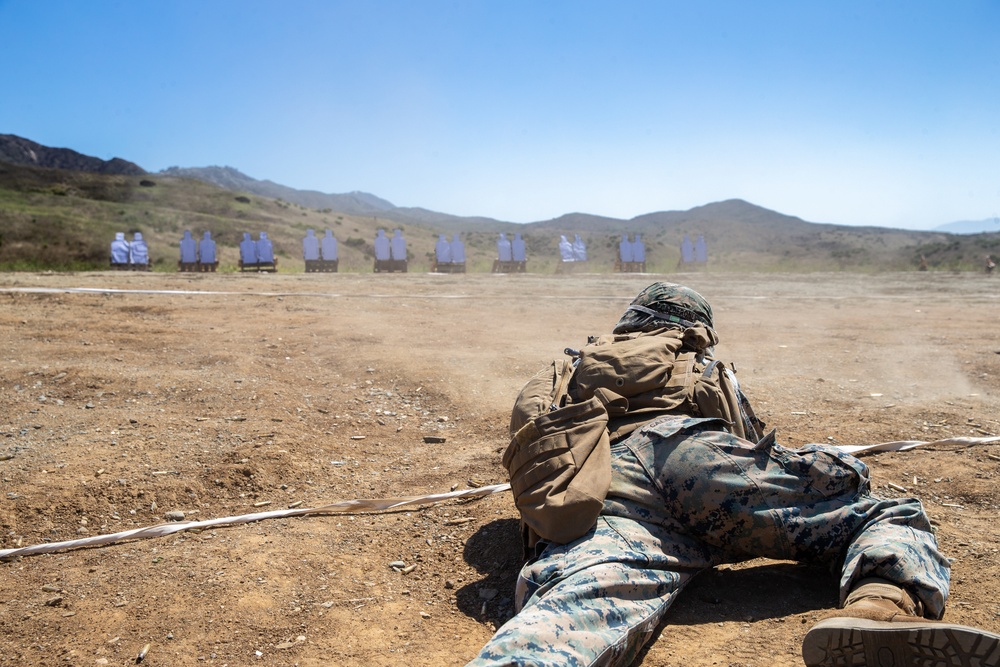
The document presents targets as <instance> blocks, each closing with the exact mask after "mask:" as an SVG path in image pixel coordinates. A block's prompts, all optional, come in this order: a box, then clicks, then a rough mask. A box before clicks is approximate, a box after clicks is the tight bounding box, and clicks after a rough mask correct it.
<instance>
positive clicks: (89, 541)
mask: <svg viewBox="0 0 1000 667" xmlns="http://www.w3.org/2000/svg"><path fill="white" fill-rule="evenodd" d="M508 490H510V484H494V485H492V486H483V487H479V488H477V489H465V490H463V491H450V492H448V493H432V494H430V495H426V496H410V497H405V498H381V499H359V500H345V501H343V502H339V503H332V504H330V505H323V506H322V507H302V508H295V509H289V510H270V511H267V512H256V513H254V514H244V515H242V516H227V517H222V518H219V519H206V520H205V521H179V522H176V523H161V524H157V525H155V526H147V527H146V528H134V529H132V530H125V531H122V532H120V533H110V534H107V535H95V536H93V537H84V538H81V539H78V540H67V541H65V542H50V543H47V544H36V545H34V546H29V547H20V548H17V549H3V550H0V560H8V559H12V558H17V557H19V556H34V555H36V554H47V553H53V552H56V551H69V550H70V549H81V548H83V547H98V546H104V545H108V544H114V543H116V542H122V541H124V540H140V539H145V538H148V537H163V536H166V535H172V534H173V533H179V532H181V531H184V530H192V529H202V528H211V527H212V526H235V525H238V524H241V523H251V522H254V521H263V520H264V519H282V518H285V517H290V516H304V515H307V514H353V513H356V512H378V511H386V510H393V509H398V508H400V507H408V506H411V505H426V504H429V503H437V502H441V501H443V500H452V499H457V498H485V497H486V496H491V495H493V494H494V493H501V492H503V491H508Z"/></svg>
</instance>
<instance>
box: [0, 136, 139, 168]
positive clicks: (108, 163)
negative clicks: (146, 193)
mask: <svg viewBox="0 0 1000 667" xmlns="http://www.w3.org/2000/svg"><path fill="white" fill-rule="evenodd" d="M0 160H2V161H4V162H9V163H11V164H19V165H25V166H31V167H46V168H49V169H68V170H71V171H86V172H90V173H94V174H120V175H125V176H142V175H144V174H145V173H146V170H145V169H143V168H142V167H140V166H139V165H137V164H135V163H134V162H129V161H128V160H123V159H122V158H119V157H115V158H111V159H110V160H102V159H101V158H97V157H92V156H90V155H84V154H83V153H78V152H77V151H75V150H73V149H71V148H52V147H50V146H43V145H42V144H40V143H38V142H35V141H31V140H30V139H25V138H24V137H19V136H17V135H15V134H0Z"/></svg>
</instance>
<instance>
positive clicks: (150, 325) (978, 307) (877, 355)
mask: <svg viewBox="0 0 1000 667" xmlns="http://www.w3.org/2000/svg"><path fill="white" fill-rule="evenodd" d="M662 278H664V277H663V276H637V275H628V276H625V275H615V276H607V275H605V276H599V275H580V274H575V275H563V276H543V275H531V274H528V275H517V276H503V275H486V274H479V275H477V274H463V275H455V276H438V275H421V274H379V275H357V274H354V275H350V274H285V275H283V274H277V275H249V274H248V275H238V274H236V275H234V274H228V275H221V274H220V275H208V274H205V275H164V274H123V273H86V274H28V273H25V274H0V304H2V306H0V347H2V351H0V481H2V483H0V488H2V494H0V524H2V525H0V528H2V530H0V548H12V547H16V546H26V545H31V544H37V543H41V542H46V541H62V540H69V539H74V538H76V537H80V536H92V535H96V534H101V533H110V532H117V531H121V530H126V529H130V528H136V527H142V526H147V525H152V524H157V523H161V522H163V521H164V520H165V515H166V513H167V512H183V513H184V514H185V517H186V518H188V519H195V520H200V519H208V518H214V517H224V516H233V515H241V514H246V513H251V512H255V511H261V509H262V508H263V509H278V508H284V507H288V506H290V505H294V504H295V503H302V504H301V506H302V507H314V506H318V505H323V504H326V503H330V502H335V501H340V500H349V499H353V498H384V497H396V496H408V495H418V494H426V493H436V492H442V491H448V490H450V489H452V488H456V489H465V488H469V486H470V485H476V484H488V483H498V482H503V481H506V477H505V471H504V470H503V468H502V466H501V464H500V453H501V452H502V450H503V448H504V447H505V446H506V443H507V419H508V416H509V408H510V405H511V402H512V400H513V398H514V396H515V395H516V393H517V391H518V389H519V388H520V386H521V385H522V384H523V382H524V381H525V380H526V379H527V378H528V377H529V376H530V375H531V374H532V373H534V372H535V371H536V370H537V369H538V368H539V367H540V366H542V365H544V364H545V363H546V362H547V361H549V360H550V359H552V358H554V357H557V356H559V355H560V353H561V350H562V349H563V348H564V347H566V346H567V345H570V346H576V345H579V344H581V343H582V342H583V341H584V339H585V337H586V335H587V334H590V333H602V332H606V331H607V330H608V329H609V328H610V327H611V325H612V324H613V323H614V322H615V320H616V319H617V317H618V315H619V313H620V312H621V311H622V309H623V308H624V306H625V305H626V304H627V303H628V301H629V300H630V298H631V297H632V296H634V295H635V294H636V293H637V292H638V291H639V290H640V289H641V288H642V287H645V286H646V285H647V284H648V283H650V282H652V281H653V280H655V279H662ZM667 278H669V279H674V280H679V281H682V282H686V283H687V284H690V285H691V286H692V287H695V288H696V289H698V290H699V291H701V292H702V293H703V294H704V295H705V296H707V297H708V298H709V299H710V301H711V302H712V304H713V306H714V307H715V313H716V321H717V324H718V329H719V333H720V336H721V338H722V344H721V345H720V346H719V348H718V353H719V356H720V357H722V358H724V359H726V360H733V361H735V362H736V366H737V369H738V372H739V377H740V378H741V381H742V383H743V385H744V387H745V388H746V389H747V391H748V393H749V394H750V396H751V398H752V399H753V400H754V402H755V404H756V407H757V411H758V414H759V415H760V416H762V417H763V419H764V420H765V421H767V422H768V423H769V425H771V426H775V427H777V429H778V439H779V442H781V443H782V444H785V445H792V446H794V445H801V444H804V443H807V442H831V443H835V444H859V443H869V442H881V441H888V440H899V439H919V440H935V439H939V438H942V437H947V436H983V435H994V434H1000V412H998V409H997V408H998V405H1000V332H998V328H997V322H998V321H1000V300H998V298H997V295H998V293H1000V282H998V281H1000V279H996V278H994V279H993V280H990V279H989V278H988V277H986V276H984V275H978V274H944V273H907V274H889V275H877V276H857V275H845V274H822V275H711V274H690V275H682V276H676V275H675V276H668V277H667ZM70 288H72V289H73V290H74V291H65V290H66V289H70ZM426 436H436V437H437V438H438V439H440V438H444V442H425V440H424V438H425V437H426ZM865 458H866V461H867V462H868V463H869V465H870V466H871V467H872V469H873V483H874V486H875V487H876V488H877V489H878V491H879V492H880V493H882V494H885V495H902V494H907V495H908V494H914V495H916V496H918V497H920V498H921V499H922V500H923V501H924V503H925V505H926V507H927V509H928V511H929V513H930V514H931V516H932V517H933V519H934V520H935V521H936V524H937V528H938V536H939V539H940V541H941V543H942V546H943V550H944V551H945V552H946V554H947V555H948V556H950V557H951V558H953V559H954V562H953V568H954V569H953V588H952V598H951V602H950V605H949V609H948V612H947V614H946V618H947V619H950V620H952V621H955V622H961V623H966V624H973V625H978V626H981V627H984V628H987V629H989V630H991V631H993V632H1000V553H998V548H1000V536H998V534H997V531H996V522H997V517H998V509H1000V491H998V490H997V478H998V477H1000V444H985V445H984V444H980V445H976V446H973V447H946V448H938V449H934V450H929V449H927V448H922V449H916V450H911V451H909V452H903V453H890V454H886V453H883V454H878V455H873V456H868V457H865ZM890 485H893V486H890ZM899 488H902V489H905V492H901V491H898V489H899ZM264 503H269V504H264ZM516 523H517V522H516V511H515V509H514V506H513V503H512V500H511V498H510V496H509V494H499V495H494V496H491V497H488V498H485V499H481V500H458V501H456V500H452V501H447V502H444V503H441V504H438V505H434V506H427V507H423V508H419V509H409V510H406V511H395V512H386V513H379V514H361V515H338V516H315V517H303V518H291V519H277V520H271V521H262V522H257V523H251V524H246V525H241V526H233V527H221V528H213V529H210V530H203V531H201V532H182V533H178V534H175V535H172V536H169V537H163V538H155V539H149V540H143V541H131V542H125V543H121V544H117V545H113V546H106V547H101V548H89V549H80V550H76V551H69V552H64V553H56V554H48V555H39V556H31V557H25V558H20V559H15V560H12V561H10V562H5V563H0V664H2V665H40V664H68V665H101V664H107V665H125V664H135V659H136V656H137V655H138V654H139V652H140V650H141V649H142V648H143V647H144V646H145V645H146V644H149V645H150V646H149V650H148V654H147V655H146V657H145V659H144V660H143V662H142V664H144V665H216V666H222V665H228V666H230V667H237V666H242V665H302V666H306V665H310V666H311V665H348V666H364V667H374V666H379V665H413V666H424V665H426V666H433V667H437V666H441V665H462V664H464V663H465V662H466V661H467V660H469V659H471V658H472V657H473V656H474V655H475V654H476V652H477V651H478V649H479V648H480V646H481V645H482V644H483V643H484V642H485V641H486V640H487V639H488V638H489V637H490V635H491V634H492V632H493V630H494V628H495V627H497V626H498V625H499V624H501V623H502V622H503V621H505V620H506V619H507V618H509V617H510V615H511V614H512V613H513V609H512V602H511V600H512V591H513V584H514V579H515V575H516V572H517V569H518V567H519V565H520V561H519V556H520V546H519V543H518V537H517V525H516ZM394 561H402V562H403V563H404V564H405V565H406V566H411V565H415V566H416V567H415V568H412V569H411V568H409V567H407V569H408V572H407V573H403V572H401V571H398V568H397V569H393V568H391V567H390V563H392V562H394ZM835 605H836V585H835V581H834V579H833V578H832V576H831V575H829V574H828V573H826V572H824V571H819V570H815V569H810V568H806V567H803V566H800V565H797V564H794V563H784V562H782V563H776V562H772V561H754V562H751V563H746V564H741V565H739V566H733V567H723V568H718V569H716V570H714V571H712V572H709V573H706V574H704V575H702V576H701V577H699V578H698V579H697V580H696V581H695V583H694V584H692V586H691V587H690V588H689V589H688V590H686V591H685V593H684V594H683V595H682V596H681V598H680V600H679V602H678V603H677V604H676V605H675V607H674V608H673V609H672V610H671V611H670V613H669V614H668V616H667V621H666V624H665V625H664V627H663V628H662V631H661V633H660V635H659V637H658V639H657V641H656V642H655V644H654V645H653V646H652V647H651V648H650V649H649V650H648V652H647V653H646V655H645V656H644V658H643V660H642V664H643V665H645V666H646V667H668V666H669V667H675V666H676V667H679V666H681V665H684V666H685V667H700V666H706V667H707V666H710V665H719V666H724V665H729V666H739V667H751V666H753V667H765V666H767V667H771V666H775V667H782V666H786V665H788V666H790V665H801V659H800V657H799V650H800V649H799V647H800V642H801V640H802V637H803V635H804V634H805V632H806V630H807V629H808V628H809V626H810V624H811V623H812V622H813V621H814V620H815V619H816V618H817V617H818V616H819V614H820V613H821V610H823V609H827V608H831V607H834V606H835Z"/></svg>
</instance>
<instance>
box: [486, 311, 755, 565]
mask: <svg viewBox="0 0 1000 667" xmlns="http://www.w3.org/2000/svg"><path fill="white" fill-rule="evenodd" d="M717 341H718V339H717V338H716V337H715V333H714V332H713V331H712V330H711V329H709V328H707V327H705V326H703V325H700V324H699V325H696V326H694V327H690V328H688V329H670V328H668V329H659V330H657V331H653V332H642V333H637V334H624V335H609V336H601V337H598V338H592V339H591V342H590V343H589V344H588V345H586V346H585V347H583V348H582V349H581V350H579V352H575V351H574V354H573V356H574V359H569V358H566V359H556V360H554V361H553V362H552V363H551V364H550V365H549V366H548V367H547V368H545V369H544V370H542V371H541V372H540V373H538V374H536V375H535V376H534V377H533V378H532V379H531V380H529V381H528V383H527V384H526V385H525V386H524V388H523V389H522V390H521V392H520V394H519V395H518V397H517V399H516V400H515V402H514V408H513V410H512V412H511V423H510V431H511V434H512V436H513V437H512V439H511V442H510V444H509V445H508V447H507V449H506V451H505V452H504V455H503V464H504V467H506V468H507V472H508V473H509V475H510V484H511V489H512V490H513V492H514V501H515V504H516V505H517V508H518V510H519V511H520V513H521V522H522V533H523V534H524V537H525V546H526V547H529V548H530V547H532V546H534V544H535V543H536V542H537V541H538V539H539V538H544V539H546V540H549V541H551V542H556V543H559V544H565V543H567V542H571V541H573V540H575V539H577V538H579V537H581V536H583V535H584V534H586V533H587V532H588V531H589V530H590V529H591V528H592V527H593V525H594V523H595V522H596V520H597V517H598V515H599V514H600V512H601V509H602V508H603V506H604V498H605V496H607V493H608V488H609V486H610V484H611V440H612V437H613V438H615V439H618V438H620V437H623V436H624V435H627V434H628V433H630V432H631V431H633V430H635V429H636V428H638V426H640V425H641V424H643V423H645V422H647V421H649V420H650V419H654V418H655V417H657V416H660V415H664V414H683V415H690V416H700V417H718V418H721V419H724V420H725V421H726V422H727V423H728V424H729V425H730V431H731V432H732V433H733V434H734V435H738V436H740V437H743V438H750V439H754V440H756V438H757V437H758V434H757V433H756V432H755V431H756V424H757V423H759V422H757V423H755V419H756V418H754V417H753V416H752V412H750V413H749V415H750V417H751V419H750V420H744V418H743V415H744V413H746V412H747V411H749V405H745V406H744V409H743V411H741V404H742V403H745V402H741V397H740V396H739V395H738V393H737V391H736V388H735V387H734V386H733V383H732V380H731V378H730V376H729V374H728V373H727V372H725V370H724V369H723V368H722V367H721V364H720V363H719V362H717V361H715V360H713V359H711V358H709V357H707V356H705V355H704V352H705V351H707V350H708V349H709V348H710V347H711V346H712V345H714V344H715V343H716V342H717ZM609 426H610V430H609Z"/></svg>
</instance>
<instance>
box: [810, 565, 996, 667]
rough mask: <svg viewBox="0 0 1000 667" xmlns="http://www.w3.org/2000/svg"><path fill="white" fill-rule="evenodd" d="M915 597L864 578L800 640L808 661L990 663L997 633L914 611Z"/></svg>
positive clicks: (952, 666)
mask: <svg viewBox="0 0 1000 667" xmlns="http://www.w3.org/2000/svg"><path fill="white" fill-rule="evenodd" d="M919 612H920V609H919V603H917V602H915V601H914V600H913V598H911V597H910V595H909V594H908V593H907V592H906V591H904V590H903V589H901V588H899V587H898V586H894V585H892V584H890V583H889V582H887V581H883V580H879V579H866V580H864V581H862V582H860V583H859V584H858V586H857V587H855V588H854V589H853V590H852V591H851V594H850V595H849V596H848V597H847V602H846V604H845V605H844V608H843V609H838V610H837V611H836V612H833V613H832V614H830V616H829V617H828V618H826V619H825V620H822V621H820V622H819V623H817V624H816V625H815V626H813V627H812V628H811V629H810V630H809V632H807V633H806V637H805V639H804V640H803V642H802V659H803V660H804V661H805V663H806V665H808V667H911V666H916V665H919V666H920V667H995V666H997V665H1000V635H995V634H992V633H989V632H986V631H984V630H979V629H978V628H970V627H966V626H964V625H955V624H953V623H944V622H942V621H932V620H929V619H926V618H922V617H921V616H920V615H919Z"/></svg>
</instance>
